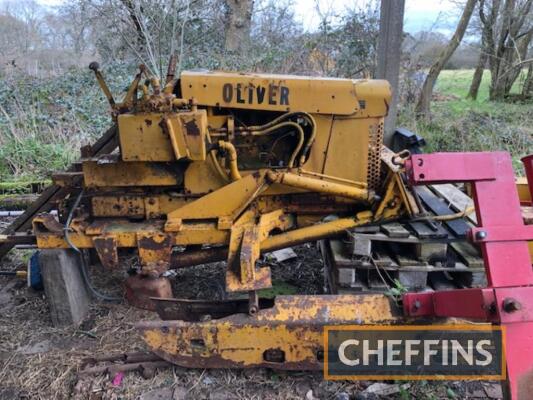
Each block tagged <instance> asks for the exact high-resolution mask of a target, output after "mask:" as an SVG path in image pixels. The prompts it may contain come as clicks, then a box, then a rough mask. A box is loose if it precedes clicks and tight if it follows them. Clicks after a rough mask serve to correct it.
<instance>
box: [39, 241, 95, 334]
mask: <svg viewBox="0 0 533 400" xmlns="http://www.w3.org/2000/svg"><path fill="white" fill-rule="evenodd" d="M39 263H40V264H41V274H42V277H43V283H44V290H45V293H46V298H47V300H48V303H49V305H50V313H51V317H52V323H53V324H54V326H56V327H61V326H68V325H78V324H79V323H81V321H82V320H83V319H84V318H85V316H86V314H87V312H88V310H89V304H90V297H89V293H88V291H87V288H86V286H85V283H84V280H83V276H82V272H81V260H80V255H79V254H78V253H77V252H76V251H74V250H72V249H45V250H41V252H40V255H39Z"/></svg>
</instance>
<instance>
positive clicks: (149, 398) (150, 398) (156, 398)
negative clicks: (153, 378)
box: [139, 387, 174, 400]
mask: <svg viewBox="0 0 533 400" xmlns="http://www.w3.org/2000/svg"><path fill="white" fill-rule="evenodd" d="M173 396H174V389H172V388H171V387H168V388H159V389H155V390H150V391H149V392H146V393H143V394H141V395H140V396H139V400H170V399H172V397H173Z"/></svg>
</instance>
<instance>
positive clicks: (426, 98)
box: [415, 0, 477, 118]
mask: <svg viewBox="0 0 533 400" xmlns="http://www.w3.org/2000/svg"><path fill="white" fill-rule="evenodd" d="M476 3H477V0H467V2H466V5H465V8H464V10H463V14H462V15H461V19H460V20H459V23H458V24H457V28H456V29H455V33H454V34H453V36H452V38H451V40H450V42H449V43H448V45H447V46H446V48H445V49H444V50H443V51H442V53H441V54H440V55H439V58H438V59H437V61H436V62H435V63H434V64H433V65H432V66H431V68H430V70H429V73H428V75H427V76H426V80H425V81H424V85H423V86H422V91H421V92H420V97H419V98H418V102H417V104H416V109H415V111H416V114H417V116H418V117H422V118H428V117H429V109H430V102H431V94H432V93H433V87H434V86H435V82H436V81H437V78H438V77H439V74H440V72H441V71H442V68H443V67H444V65H446V63H447V62H448V60H449V59H450V57H451V56H452V55H453V53H454V51H455V49H457V46H459V44H460V43H461V40H462V39H463V36H464V34H465V31H466V28H467V27H468V23H469V22H470V17H471V16H472V13H473V12H474V8H475V6H476Z"/></svg>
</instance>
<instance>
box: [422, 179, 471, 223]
mask: <svg viewBox="0 0 533 400" xmlns="http://www.w3.org/2000/svg"><path fill="white" fill-rule="evenodd" d="M430 189H432V190H433V191H434V192H435V193H437V194H438V195H439V196H441V197H442V198H443V199H445V200H446V201H447V202H448V203H449V204H450V207H451V208H452V210H454V211H456V212H459V211H464V210H466V209H467V208H469V207H473V206H474V201H473V200H472V199H471V198H470V197H468V196H467V195H466V194H465V193H463V192H462V191H461V190H460V189H459V188H458V187H457V186H455V185H453V184H451V183H443V184H438V185H431V186H430ZM466 218H467V219H468V220H469V221H470V222H472V223H473V224H474V225H477V218H476V213H475V212H473V213H471V214H468V216H467V217H466Z"/></svg>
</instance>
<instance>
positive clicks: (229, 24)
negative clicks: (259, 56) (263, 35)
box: [224, 0, 254, 55]
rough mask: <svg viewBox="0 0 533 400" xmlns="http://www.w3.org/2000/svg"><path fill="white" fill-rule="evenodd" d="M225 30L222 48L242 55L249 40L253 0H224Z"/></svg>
mask: <svg viewBox="0 0 533 400" xmlns="http://www.w3.org/2000/svg"><path fill="white" fill-rule="evenodd" d="M225 3H226V32H225V40H224V48H225V50H226V51H227V52H231V53H235V54H239V55H244V52H245V51H246V49H247V48H248V44H249V41H250V28H251V25H252V12H253V7H254V2H253V0H225Z"/></svg>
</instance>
